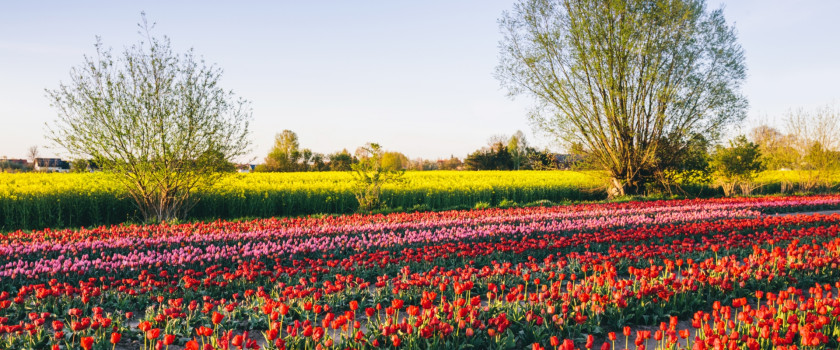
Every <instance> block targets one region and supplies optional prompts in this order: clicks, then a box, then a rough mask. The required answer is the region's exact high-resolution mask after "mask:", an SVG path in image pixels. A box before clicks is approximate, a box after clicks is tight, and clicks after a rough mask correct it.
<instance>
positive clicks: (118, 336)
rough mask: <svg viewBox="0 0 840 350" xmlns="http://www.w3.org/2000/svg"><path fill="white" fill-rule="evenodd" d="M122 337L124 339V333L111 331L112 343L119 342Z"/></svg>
mask: <svg viewBox="0 0 840 350" xmlns="http://www.w3.org/2000/svg"><path fill="white" fill-rule="evenodd" d="M120 339H122V334H119V333H117V332H114V333H111V344H116V343H119V342H120Z"/></svg>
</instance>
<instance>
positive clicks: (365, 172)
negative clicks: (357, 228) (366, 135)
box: [352, 143, 405, 212]
mask: <svg viewBox="0 0 840 350" xmlns="http://www.w3.org/2000/svg"><path fill="white" fill-rule="evenodd" d="M384 154H385V152H384V151H383V150H382V147H381V146H380V145H379V144H376V143H368V144H366V145H365V146H362V147H360V148H359V149H358V150H356V157H357V158H358V159H359V161H358V162H357V163H355V164H353V165H352V168H353V178H354V180H355V184H354V187H353V194H355V195H356V200H358V201H359V211H362V212H368V211H371V210H374V209H379V208H380V207H381V206H382V204H383V203H382V200H381V195H382V186H383V185H385V184H387V183H393V182H398V181H400V180H401V177H402V176H403V174H405V170H402V169H395V168H393V167H389V166H384V165H383V162H382V160H383V155H384Z"/></svg>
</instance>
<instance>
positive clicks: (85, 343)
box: [79, 337, 93, 350]
mask: <svg viewBox="0 0 840 350" xmlns="http://www.w3.org/2000/svg"><path fill="white" fill-rule="evenodd" d="M79 345H81V346H82V349H85V350H90V349H92V348H93V337H82V339H81V341H80V342H79Z"/></svg>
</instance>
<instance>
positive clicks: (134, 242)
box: [0, 196, 840, 350]
mask: <svg viewBox="0 0 840 350" xmlns="http://www.w3.org/2000/svg"><path fill="white" fill-rule="evenodd" d="M838 208H840V196H811V197H757V198H734V199H705V200H701V199H696V200H669V201H650V202H628V203H606V204H581V205H568V206H556V207H529V208H508V209H493V208H490V209H476V210H461V211H442V212H418V213H397V214H388V215H360V214H354V215H345V216H325V217H303V218H284V219H264V220H254V221H239V222H229V221H222V220H219V221H216V222H211V223H192V224H179V225H168V224H160V225H151V226H140V225H120V226H112V227H98V228H91V229H81V230H49V229H45V230H41V231H33V232H24V231H17V232H13V233H10V234H7V235H5V236H3V237H2V241H0V266H2V267H0V348H2V349H112V348H117V349H178V350H180V349H190V350H194V349H346V348H351V349H376V348H381V349H523V348H528V349H552V350H553V349H572V348H587V349H588V348H596V349H624V348H629V349H679V348H686V349H723V348H727V349H733V348H734V349H836V348H837V347H838V345H840V344H838V336H840V319H838V315H840V297H838V295H837V293H838V288H837V287H838V286H840V269H838V263H840V226H838V225H840V215H820V214H797V215H788V216H775V215H771V214H774V213H783V212H804V211H818V210H833V209H838Z"/></svg>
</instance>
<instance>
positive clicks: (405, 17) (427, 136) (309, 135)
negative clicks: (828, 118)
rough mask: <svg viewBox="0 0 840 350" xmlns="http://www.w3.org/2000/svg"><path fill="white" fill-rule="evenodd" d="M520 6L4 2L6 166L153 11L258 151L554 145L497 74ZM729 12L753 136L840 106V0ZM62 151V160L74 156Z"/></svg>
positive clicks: (0, 12) (435, 154)
mask: <svg viewBox="0 0 840 350" xmlns="http://www.w3.org/2000/svg"><path fill="white" fill-rule="evenodd" d="M513 4H514V1H513V0H504V1H500V0H485V1H477V0H471V1H423V2H401V1H384V0H383V1H307V2H303V1H296V2H292V1H279V2H256V1H250V2H248V1H246V2H236V3H233V2H218V1H178V2H172V1H135V2H125V1H119V2H118V1H5V2H0V157H2V156H8V157H10V158H23V157H25V154H26V151H27V149H28V148H29V147H30V146H32V145H38V146H41V148H42V155H44V156H50V155H54V154H56V152H55V150H53V149H44V146H49V144H48V143H47V141H46V139H45V138H44V134H45V123H46V122H49V121H52V120H54V119H55V116H56V112H55V111H54V110H53V109H52V108H51V107H50V106H49V101H48V100H47V98H46V97H45V94H44V89H45V88H50V89H52V88H55V87H57V86H58V84H59V82H60V81H66V80H67V79H68V77H69V71H70V68H71V67H74V66H78V65H79V64H81V63H82V62H83V55H86V54H87V55H90V54H92V53H94V47H93V44H94V42H95V38H96V36H100V37H101V38H102V41H103V43H104V44H105V45H106V46H109V47H112V48H113V49H114V51H115V53H116V52H118V51H120V50H121V49H122V48H123V47H125V46H130V45H131V44H134V43H136V42H138V41H139V40H140V37H139V36H138V35H137V27H136V23H137V22H138V21H139V20H140V12H141V11H145V12H146V14H147V17H148V18H149V20H150V21H154V22H156V23H157V27H156V30H155V34H156V35H158V36H162V35H166V36H169V37H170V38H171V40H172V44H173V48H174V49H175V50H176V51H178V52H183V51H186V50H187V49H189V48H190V47H192V48H194V49H195V52H196V53H197V54H198V55H200V56H203V57H204V58H205V59H206V60H207V61H208V62H210V63H216V64H218V65H219V66H220V67H221V68H222V69H224V74H223V77H222V86H223V87H224V88H226V89H231V90H233V91H235V92H236V94H237V95H238V96H241V97H243V98H246V99H248V100H250V101H251V102H252V103H253V110H254V114H253V117H254V119H253V123H252V134H251V139H252V140H253V146H252V157H253V158H255V160H256V162H260V161H262V158H263V157H264V156H265V155H266V154H267V153H268V150H269V149H270V147H271V145H272V143H273V139H274V135H275V134H276V133H279V132H280V131H282V130H283V129H290V130H293V131H295V132H296V133H297V134H298V137H299V140H300V143H301V147H305V148H310V149H312V150H313V151H315V152H321V153H331V152H334V151H337V150H341V149H344V148H346V149H348V150H350V151H351V152H352V151H353V150H354V149H355V148H356V147H358V146H361V145H363V144H364V143H366V142H378V143H380V144H382V145H383V147H384V148H386V149H388V150H394V151H399V152H403V153H405V154H406V155H407V156H409V157H410V158H412V159H413V158H417V157H422V158H427V159H437V158H448V157H449V156H450V155H455V156H457V157H460V158H463V157H464V156H466V155H467V154H468V153H470V152H472V151H474V150H475V149H478V148H480V147H482V146H485V145H486V144H487V140H488V139H489V138H490V137H491V136H493V135H498V134H506V135H510V134H512V133H514V132H515V131H516V130H522V131H524V132H525V134H526V135H527V137H528V139H529V141H530V142H531V143H532V144H535V145H537V146H539V147H545V146H550V139H549V138H546V137H543V136H540V135H536V134H535V133H534V130H532V128H531V126H530V124H529V122H528V120H527V117H526V113H527V111H528V109H529V108H530V106H531V104H530V101H528V100H527V99H525V98H518V99H516V100H511V99H510V98H509V97H507V94H506V90H504V89H502V88H501V87H500V85H499V82H498V81H497V80H496V79H495V78H494V77H493V72H494V69H495V66H496V64H497V62H498V48H497V45H498V41H499V39H500V38H501V34H500V33H499V28H498V25H497V19H498V18H499V17H500V15H501V13H502V11H505V10H509V9H511V8H512V7H513ZM721 5H724V6H725V10H724V14H725V17H726V19H727V21H729V22H730V23H734V24H735V27H736V29H737V31H738V33H739V41H740V43H741V45H742V46H743V48H744V50H745V53H746V65H747V69H748V77H747V80H746V82H745V84H744V89H743V91H744V93H745V94H746V95H747V97H748V99H749V102H750V109H749V117H748V120H747V121H746V122H745V123H744V124H743V125H741V126H736V127H734V128H732V129H731V130H728V132H729V133H730V134H737V133H745V132H747V131H748V129H749V128H750V127H752V126H754V125H757V124H759V123H760V122H762V121H764V120H766V121H767V122H769V124H771V125H773V126H781V125H780V121H781V117H782V115H783V114H784V113H785V112H786V111H787V110H789V109H792V108H805V109H814V108H817V107H820V106H824V105H827V104H831V103H834V104H837V103H838V102H840V89H838V86H837V85H838V82H840V65H838V63H837V62H838V61H837V60H838V57H840V45H838V44H839V43H840V42H838V39H837V38H838V37H840V21H837V20H836V19H835V17H836V14H837V13H840V1H818V0H805V1H797V2H793V1H784V0H774V1H758V0H739V1H719V0H711V1H709V7H710V8H718V7H719V6H721ZM59 154H60V153H59Z"/></svg>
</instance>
